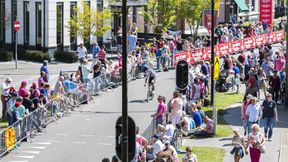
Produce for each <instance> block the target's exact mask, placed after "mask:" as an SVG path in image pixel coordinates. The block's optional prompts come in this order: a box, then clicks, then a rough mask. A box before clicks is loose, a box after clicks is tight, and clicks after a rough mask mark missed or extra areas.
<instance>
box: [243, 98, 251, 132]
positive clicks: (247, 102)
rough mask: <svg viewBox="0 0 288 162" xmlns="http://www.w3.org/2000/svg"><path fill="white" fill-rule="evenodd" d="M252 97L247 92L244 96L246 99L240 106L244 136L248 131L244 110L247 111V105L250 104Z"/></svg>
mask: <svg viewBox="0 0 288 162" xmlns="http://www.w3.org/2000/svg"><path fill="white" fill-rule="evenodd" d="M252 98H253V96H252V95H250V94H248V95H247V97H246V100H245V101H244V102H243V104H242V107H241V118H242V121H243V127H244V136H246V133H247V132H248V130H247V126H248V118H247V116H246V111H247V108H248V106H249V105H250V104H251V99H252Z"/></svg>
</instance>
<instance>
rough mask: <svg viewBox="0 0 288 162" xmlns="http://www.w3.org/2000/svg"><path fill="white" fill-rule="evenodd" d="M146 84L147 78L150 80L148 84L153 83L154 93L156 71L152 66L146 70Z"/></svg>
mask: <svg viewBox="0 0 288 162" xmlns="http://www.w3.org/2000/svg"><path fill="white" fill-rule="evenodd" d="M145 76H146V79H145V84H144V86H146V83H147V80H148V85H152V93H154V90H155V81H156V72H155V71H154V70H153V69H152V68H150V69H148V70H146V71H145Z"/></svg>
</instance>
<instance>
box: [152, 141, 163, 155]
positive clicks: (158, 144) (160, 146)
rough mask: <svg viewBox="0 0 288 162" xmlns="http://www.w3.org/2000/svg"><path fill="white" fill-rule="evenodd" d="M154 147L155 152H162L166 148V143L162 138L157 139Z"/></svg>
mask: <svg viewBox="0 0 288 162" xmlns="http://www.w3.org/2000/svg"><path fill="white" fill-rule="evenodd" d="M152 147H153V148H154V150H153V153H154V154H155V155H156V154H157V153H158V152H160V151H162V150H163V149H164V144H163V143H162V142H161V141H160V140H157V141H156V142H155V143H154V144H153V145H152Z"/></svg>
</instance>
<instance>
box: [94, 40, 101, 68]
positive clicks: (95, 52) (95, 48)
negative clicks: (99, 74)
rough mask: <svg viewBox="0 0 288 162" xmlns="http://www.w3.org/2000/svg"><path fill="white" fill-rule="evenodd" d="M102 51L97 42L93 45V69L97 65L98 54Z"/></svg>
mask: <svg viewBox="0 0 288 162" xmlns="http://www.w3.org/2000/svg"><path fill="white" fill-rule="evenodd" d="M99 51H100V47H99V46H98V43H97V42H94V43H93V47H92V67H93V66H94V65H95V63H96V59H97V56H98V52H99Z"/></svg>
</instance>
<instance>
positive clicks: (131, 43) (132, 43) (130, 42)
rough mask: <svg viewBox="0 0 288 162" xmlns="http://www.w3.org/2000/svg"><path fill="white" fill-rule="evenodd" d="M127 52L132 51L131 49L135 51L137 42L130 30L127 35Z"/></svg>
mask: <svg viewBox="0 0 288 162" xmlns="http://www.w3.org/2000/svg"><path fill="white" fill-rule="evenodd" d="M127 39H128V52H129V54H130V53H132V51H136V49H137V48H136V47H137V46H136V42H137V36H136V35H134V34H133V33H132V32H130V35H129V36H128V38H127Z"/></svg>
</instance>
